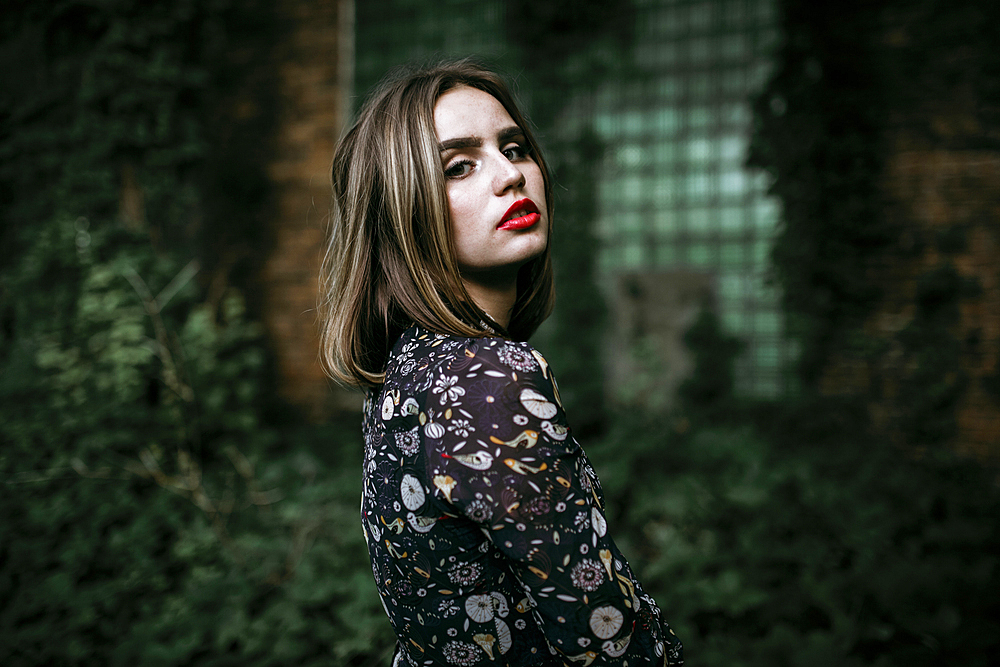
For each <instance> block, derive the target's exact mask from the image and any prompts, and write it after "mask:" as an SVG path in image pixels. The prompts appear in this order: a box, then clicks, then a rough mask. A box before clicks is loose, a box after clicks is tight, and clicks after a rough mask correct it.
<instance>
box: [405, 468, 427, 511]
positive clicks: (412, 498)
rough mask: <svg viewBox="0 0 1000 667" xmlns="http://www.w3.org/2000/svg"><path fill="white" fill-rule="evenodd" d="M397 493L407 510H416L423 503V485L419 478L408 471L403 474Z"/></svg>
mask: <svg viewBox="0 0 1000 667" xmlns="http://www.w3.org/2000/svg"><path fill="white" fill-rule="evenodd" d="M399 493H400V495H401V496H402V497H403V504H404V505H406V509H408V510H417V509H419V508H420V506H421V505H423V504H424V487H423V486H421V485H420V480H418V479H417V478H416V477H414V476H413V475H411V474H409V473H407V474H405V475H403V481H402V482H400V484H399Z"/></svg>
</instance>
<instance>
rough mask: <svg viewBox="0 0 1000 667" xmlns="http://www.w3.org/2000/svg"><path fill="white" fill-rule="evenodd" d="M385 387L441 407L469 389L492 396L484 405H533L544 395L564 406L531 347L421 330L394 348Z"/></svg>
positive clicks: (539, 356) (404, 337)
mask: <svg viewBox="0 0 1000 667" xmlns="http://www.w3.org/2000/svg"><path fill="white" fill-rule="evenodd" d="M385 386H386V387H387V388H390V389H396V390H399V391H400V392H401V393H402V394H404V395H409V396H415V395H418V394H428V395H429V396H428V398H431V397H433V402H434V403H435V404H437V405H441V404H442V399H445V397H448V398H449V399H458V397H460V396H465V395H466V392H467V390H471V389H475V390H479V389H482V390H484V391H486V390H488V391H487V393H486V397H485V400H487V401H488V402H490V403H506V404H508V405H509V404H521V405H523V404H524V401H529V404H530V401H531V400H532V397H534V396H536V395H537V394H541V396H544V398H545V399H546V400H547V401H551V402H554V403H555V404H556V405H559V404H560V400H559V390H558V387H557V386H556V383H555V379H554V378H553V377H552V371H551V369H550V368H549V364H548V362H547V361H546V360H545V357H544V356H543V355H542V354H541V353H540V352H538V350H536V349H535V348H534V347H532V346H531V345H530V344H528V343H526V342H521V341H513V340H509V339H506V338H501V337H490V336H483V337H471V338H470V337H462V336H453V335H447V334H441V333H436V332H432V331H428V330H426V329H423V328H421V327H419V326H413V327H410V328H409V329H407V330H406V331H405V332H403V334H402V335H401V336H400V338H399V340H398V341H397V342H396V344H395V346H394V347H393V350H392V353H391V354H390V356H389V364H388V366H387V368H386V384H385ZM541 396H539V398H541ZM458 400H459V401H460V402H464V401H462V399H458ZM450 402H451V401H450V400H445V403H450ZM456 407H457V406H456ZM486 407H487V408H492V407H500V405H495V406H494V405H490V406H486Z"/></svg>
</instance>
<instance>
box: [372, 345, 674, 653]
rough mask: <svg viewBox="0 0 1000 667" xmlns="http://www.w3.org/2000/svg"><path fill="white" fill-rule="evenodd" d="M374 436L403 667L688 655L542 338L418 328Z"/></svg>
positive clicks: (379, 556) (385, 592)
mask: <svg viewBox="0 0 1000 667" xmlns="http://www.w3.org/2000/svg"><path fill="white" fill-rule="evenodd" d="M364 436H365V458H364V490H363V493H362V509H361V514H362V521H363V525H364V532H365V538H366V540H367V542H368V550H369V554H370V555H371V562H372V571H373V572H374V575H375V583H376V585H377V587H378V591H379V594H380V596H381V598H382V604H383V606H384V607H385V611H386V613H387V614H388V616H389V620H390V621H391V623H392V625H393V628H394V629H395V631H396V635H397V637H398V639H399V641H398V644H397V649H396V658H395V661H394V664H402V662H403V661H404V660H405V661H406V662H408V663H409V664H410V665H412V666H413V667H417V665H460V666H462V667H470V666H472V665H496V664H499V665H518V666H520V665H562V664H567V665H570V664H572V663H582V665H583V666H584V667H586V666H589V665H591V664H597V665H645V664H656V665H681V664H683V658H682V649H681V643H680V641H678V639H677V638H676V637H675V636H674V633H673V631H672V630H671V629H670V626H669V625H668V624H667V623H666V621H664V620H663V619H662V618H661V616H660V610H659V608H658V607H657V606H656V603H655V602H654V601H653V600H652V599H651V598H650V597H649V596H647V595H646V594H645V593H643V591H642V588H641V587H640V586H639V583H638V582H637V581H636V579H635V576H634V575H633V574H632V571H631V569H630V568H629V565H628V563H627V562H626V561H625V558H624V557H623V556H622V555H621V553H620V552H619V551H618V548H617V547H616V546H615V543H614V541H612V539H611V535H610V534H609V532H608V525H607V521H606V520H605V516H604V497H603V493H602V492H601V488H600V485H599V484H598V481H597V476H596V475H595V474H594V471H593V469H592V468H591V465H590V462H589V461H588V459H587V456H586V454H584V452H583V449H582V448H581V447H580V445H579V444H578V443H577V442H576V440H575V439H574V437H573V435H572V432H571V431H570V429H569V427H568V426H567V424H566V416H565V413H564V412H563V409H562V407H561V405H560V402H559V391H558V389H557V387H556V383H555V380H554V379H553V377H552V374H551V371H550V370H549V367H548V364H547V363H546V361H545V359H544V358H543V357H542V356H541V355H540V354H539V353H538V352H536V351H535V350H534V349H533V348H532V347H531V346H529V345H528V344H526V343H518V342H512V341H509V340H505V339H503V338H458V337H453V336H444V335H441V334H436V333H432V332H429V331H427V330H424V329H422V328H420V327H417V326H414V327H411V328H410V329H409V330H407V331H406V332H405V333H404V334H403V335H402V336H401V337H400V339H399V341H398V342H397V343H396V345H395V347H394V348H393V351H392V353H391V355H390V357H389V363H388V367H387V369H386V376H385V383H384V384H383V385H382V386H381V387H380V388H376V389H375V390H373V391H371V392H370V393H369V395H368V398H367V401H366V405H365V417H364Z"/></svg>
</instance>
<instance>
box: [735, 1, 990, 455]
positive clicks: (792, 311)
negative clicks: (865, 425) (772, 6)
mask: <svg viewBox="0 0 1000 667" xmlns="http://www.w3.org/2000/svg"><path fill="white" fill-rule="evenodd" d="M782 8H783V15H784V24H783V27H784V32H785V41H784V46H783V47H782V49H781V52H780V55H779V58H778V73H777V75H776V76H775V78H774V79H773V80H772V81H771V83H770V85H769V86H768V88H767V90H766V91H765V92H764V93H763V95H762V96H761V97H760V98H759V99H758V101H757V105H756V119H757V121H758V125H757V131H756V139H755V146H754V152H753V156H752V161H753V163H754V164H756V165H758V166H762V167H764V168H766V169H767V170H769V171H770V173H771V175H772V177H773V179H774V183H773V186H772V191H773V192H774V193H775V194H776V195H778V196H779V197H780V199H781V201H782V204H783V207H784V212H783V223H784V224H783V228H782V231H781V234H780V237H779V238H778V241H777V243H776V246H775V250H774V265H775V275H776V277H777V279H778V281H779V283H780V284H781V287H782V289H783V290H784V295H785V306H786V309H787V314H788V317H789V320H790V323H791V326H792V330H793V331H794V332H796V333H797V335H798V336H799V338H800V340H801V342H802V357H801V366H800V369H801V375H802V378H803V380H804V384H805V386H807V387H811V388H812V389H815V390H819V391H820V392H822V393H825V394H829V395H841V396H851V397H854V398H856V399H857V400H860V401H861V402H863V403H864V404H866V405H867V408H868V413H869V415H870V417H871V419H872V420H873V423H874V425H875V427H876V429H877V430H878V432H880V433H882V434H883V436H884V437H886V438H888V439H889V440H891V441H893V442H896V443H899V444H905V445H907V446H910V447H917V448H922V447H927V446H938V445H945V444H947V445H951V446H953V447H955V448H957V449H958V450H960V451H965V452H974V453H977V454H980V455H983V456H990V457H998V456H1000V448H998V445H997V443H1000V394H998V393H997V390H996V387H997V378H998V373H1000V364H998V361H1000V315H998V313H1000V275H998V273H997V271H996V268H995V267H996V266H997V264H998V263H1000V233H998V231H997V230H998V229H1000V198H998V196H997V192H998V191H1000V190H998V186H1000V182H998V180H997V174H998V165H1000V85H998V83H997V81H998V80H1000V79H998V73H1000V55H998V53H1000V52H998V51H997V49H996V44H997V43H1000V27H998V26H1000V22H998V19H1000V10H998V6H997V5H996V3H991V2H985V1H982V0H959V1H958V2H952V1H948V2H945V1H941V0H920V1H919V2H912V1H905V2H903V1H895V0H882V1H880V2H874V3H872V2H860V1H858V2H853V1H849V2H840V3H836V4H821V3H806V2H797V1H792V0H789V1H786V2H784V3H782Z"/></svg>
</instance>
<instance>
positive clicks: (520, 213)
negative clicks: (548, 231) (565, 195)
mask: <svg viewBox="0 0 1000 667" xmlns="http://www.w3.org/2000/svg"><path fill="white" fill-rule="evenodd" d="M541 217H542V216H541V215H540V214H539V213H538V207H537V206H535V202H533V201H531V200H530V199H521V200H519V201H516V202H514V203H513V205H511V207H510V208H509V209H507V212H506V213H505V214H504V216H503V219H502V220H501V221H500V224H499V225H497V229H527V228H528V227H532V226H533V225H535V223H537V222H538V221H539V220H540V219H541Z"/></svg>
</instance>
